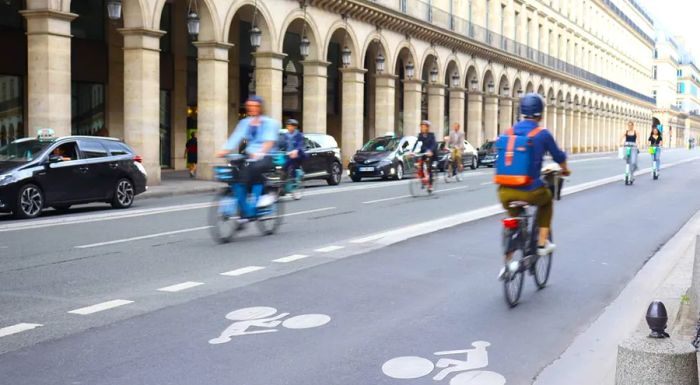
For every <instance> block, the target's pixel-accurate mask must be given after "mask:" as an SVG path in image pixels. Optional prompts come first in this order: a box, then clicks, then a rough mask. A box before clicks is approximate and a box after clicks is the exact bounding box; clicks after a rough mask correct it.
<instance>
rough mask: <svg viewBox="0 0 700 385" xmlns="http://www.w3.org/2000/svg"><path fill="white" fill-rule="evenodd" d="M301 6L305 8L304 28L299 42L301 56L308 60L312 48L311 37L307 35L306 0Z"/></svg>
mask: <svg viewBox="0 0 700 385" xmlns="http://www.w3.org/2000/svg"><path fill="white" fill-rule="evenodd" d="M301 7H302V8H303V9H304V28H303V29H302V31H301V43H299V53H301V57H302V58H304V60H306V58H307V57H308V56H309V51H310V48H311V42H310V41H309V38H308V37H306V0H303V1H302V3H301Z"/></svg>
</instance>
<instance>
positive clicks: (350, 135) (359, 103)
mask: <svg viewBox="0 0 700 385" xmlns="http://www.w3.org/2000/svg"><path fill="white" fill-rule="evenodd" d="M340 72H341V73H342V76H343V96H342V98H343V100H342V104H343V117H342V136H341V144H340V146H341V152H342V156H343V165H344V166H347V165H348V161H349V160H350V157H352V156H353V155H354V154H355V151H357V150H358V149H360V147H362V131H363V117H362V110H363V105H364V96H365V92H364V86H365V72H367V70H365V69H360V68H342V69H340Z"/></svg>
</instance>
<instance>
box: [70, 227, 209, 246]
mask: <svg viewBox="0 0 700 385" xmlns="http://www.w3.org/2000/svg"><path fill="white" fill-rule="evenodd" d="M210 227H211V226H201V227H192V228H189V229H182V230H175V231H166V232H163V233H157V234H149V235H142V236H140V237H132V238H125V239H117V240H114V241H107V242H99V243H91V244H89V245H81V246H75V248H76V249H89V248H91V247H99V246H107V245H115V244H118V243H126V242H132V241H140V240H142V239H150V238H157V237H163V236H166V235H175V234H182V233H189V232H193V231H200V230H206V229H208V228H210Z"/></svg>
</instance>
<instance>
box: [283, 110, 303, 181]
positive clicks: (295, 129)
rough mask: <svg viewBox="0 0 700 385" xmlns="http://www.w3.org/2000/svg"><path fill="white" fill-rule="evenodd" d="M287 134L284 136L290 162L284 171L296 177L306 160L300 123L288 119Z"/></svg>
mask: <svg viewBox="0 0 700 385" xmlns="http://www.w3.org/2000/svg"><path fill="white" fill-rule="evenodd" d="M286 126H287V132H286V133H285V134H284V138H283V142H284V151H285V152H286V153H287V156H288V160H287V164H285V167H284V169H285V170H284V171H285V173H286V174H287V175H288V176H289V177H294V175H295V174H294V173H295V172H296V170H297V169H300V168H301V162H302V161H303V160H304V156H305V154H304V134H302V133H301V131H299V122H298V121H297V120H296V119H288V120H287V123H286Z"/></svg>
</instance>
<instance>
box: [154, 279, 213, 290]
mask: <svg viewBox="0 0 700 385" xmlns="http://www.w3.org/2000/svg"><path fill="white" fill-rule="evenodd" d="M200 285H204V283H203V282H192V281H187V282H183V283H178V284H177V285H171V286H166V287H161V288H160V289H157V290H158V291H165V292H168V293H177V292H178V291H183V290H187V289H191V288H193V287H197V286H200Z"/></svg>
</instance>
